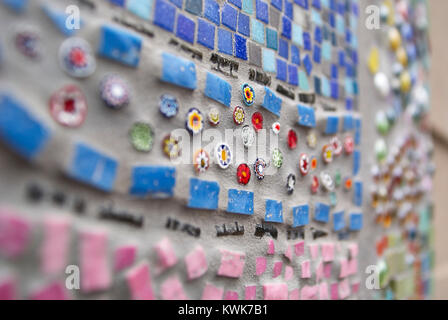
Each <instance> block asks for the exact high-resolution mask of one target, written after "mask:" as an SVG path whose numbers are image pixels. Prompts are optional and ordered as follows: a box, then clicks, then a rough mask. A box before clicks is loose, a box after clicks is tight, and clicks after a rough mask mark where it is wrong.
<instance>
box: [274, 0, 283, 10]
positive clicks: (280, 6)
mask: <svg viewBox="0 0 448 320" xmlns="http://www.w3.org/2000/svg"><path fill="white" fill-rule="evenodd" d="M271 6H273V7H275V8H277V9H278V10H280V11H282V10H283V0H271Z"/></svg>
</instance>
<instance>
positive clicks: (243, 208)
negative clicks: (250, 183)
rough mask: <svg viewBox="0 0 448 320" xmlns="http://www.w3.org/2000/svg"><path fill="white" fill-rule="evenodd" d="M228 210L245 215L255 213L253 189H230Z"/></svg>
mask: <svg viewBox="0 0 448 320" xmlns="http://www.w3.org/2000/svg"><path fill="white" fill-rule="evenodd" d="M227 212H230V213H238V214H245V215H252V214H254V193H253V192H251V191H244V190H236V189H229V191H228V203H227Z"/></svg>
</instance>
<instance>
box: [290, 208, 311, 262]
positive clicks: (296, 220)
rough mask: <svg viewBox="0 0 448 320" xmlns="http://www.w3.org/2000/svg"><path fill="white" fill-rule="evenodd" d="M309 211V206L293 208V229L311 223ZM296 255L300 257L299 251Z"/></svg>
mask: <svg viewBox="0 0 448 320" xmlns="http://www.w3.org/2000/svg"><path fill="white" fill-rule="evenodd" d="M309 210H310V209H309V206H308V205H307V204H305V205H302V206H297V207H294V208H292V216H293V228H296V227H301V226H305V225H307V224H308V223H309ZM296 255H298V254H297V250H296Z"/></svg>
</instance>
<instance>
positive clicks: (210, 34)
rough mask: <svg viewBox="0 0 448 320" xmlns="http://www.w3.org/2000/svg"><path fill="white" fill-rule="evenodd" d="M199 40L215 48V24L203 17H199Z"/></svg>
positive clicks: (205, 45)
mask: <svg viewBox="0 0 448 320" xmlns="http://www.w3.org/2000/svg"><path fill="white" fill-rule="evenodd" d="M197 42H198V43H200V44H202V45H203V46H204V47H207V48H209V49H212V50H213V49H214V48H215V26H214V25H212V24H211V23H208V22H207V21H205V20H203V19H198V39H197Z"/></svg>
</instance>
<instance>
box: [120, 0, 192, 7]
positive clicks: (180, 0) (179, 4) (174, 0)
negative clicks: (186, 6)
mask: <svg viewBox="0 0 448 320" xmlns="http://www.w3.org/2000/svg"><path fill="white" fill-rule="evenodd" d="M129 1H130V0H128V3H129ZM134 1H138V2H142V1H141V0H134ZM170 2H171V3H172V4H174V5H175V6H176V7H178V8H180V9H182V5H183V0H170Z"/></svg>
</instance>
